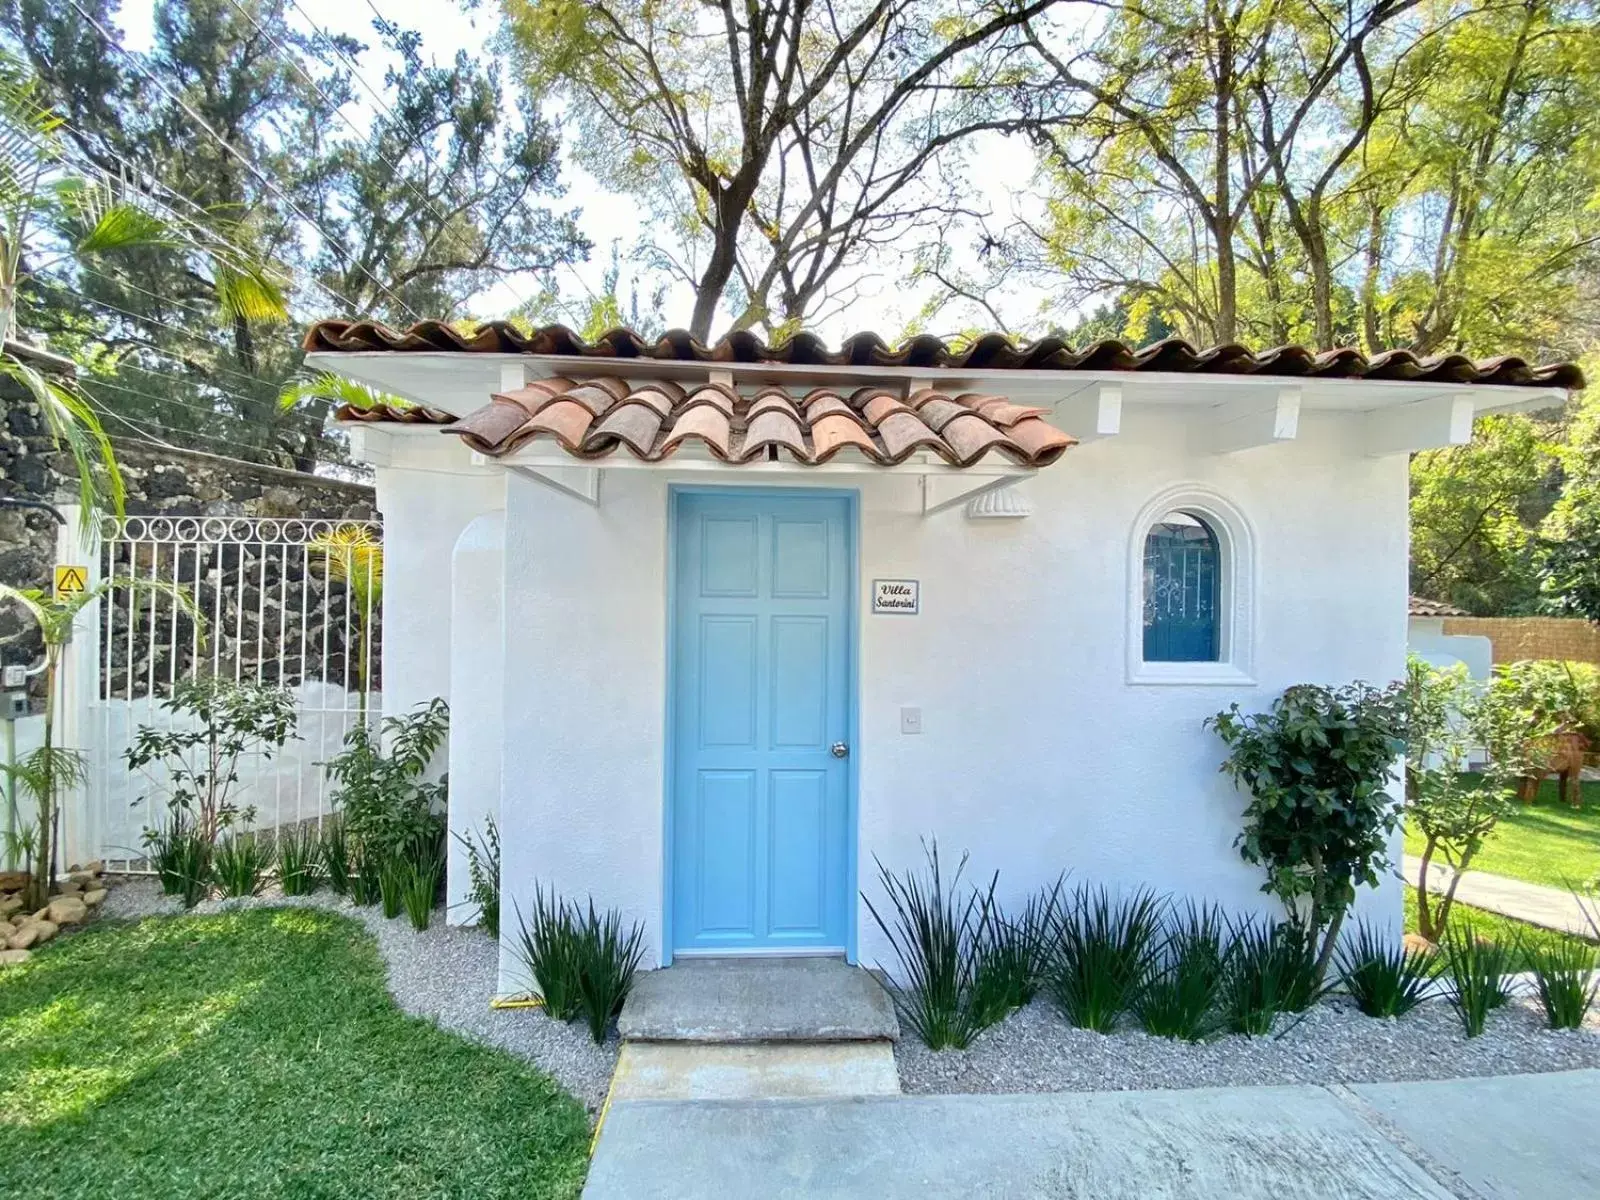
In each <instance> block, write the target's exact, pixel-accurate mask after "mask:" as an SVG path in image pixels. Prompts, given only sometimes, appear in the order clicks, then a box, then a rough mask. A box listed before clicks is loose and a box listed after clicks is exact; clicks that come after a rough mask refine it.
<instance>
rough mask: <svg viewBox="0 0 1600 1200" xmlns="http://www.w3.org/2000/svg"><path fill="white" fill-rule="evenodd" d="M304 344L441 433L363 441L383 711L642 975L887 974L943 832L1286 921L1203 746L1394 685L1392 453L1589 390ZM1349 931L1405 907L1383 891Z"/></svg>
mask: <svg viewBox="0 0 1600 1200" xmlns="http://www.w3.org/2000/svg"><path fill="white" fill-rule="evenodd" d="M307 348H308V350H309V351H310V357H309V361H310V363H311V364H312V365H314V366H316V367H319V368H325V369H329V370H333V371H338V372H340V373H342V374H345V375H348V376H351V377H353V378H356V379H359V380H362V381H364V382H367V383H370V384H372V385H374V386H376V387H378V388H382V389H385V390H388V391H390V392H393V393H396V394H398V395H400V396H402V397H404V398H406V399H408V400H411V401H414V402H416V403H417V404H419V405H422V406H425V407H424V408H421V409H414V410H408V411H404V412H393V411H390V410H387V409H379V410H374V411H368V412H365V413H345V414H343V415H344V416H345V417H346V418H347V419H350V420H352V421H355V420H358V419H359V421H360V423H359V424H354V425H353V426H352V428H353V430H354V432H355V435H356V446H357V453H358V455H359V456H360V458H361V459H362V460H363V461H366V462H369V463H371V464H372V465H373V466H374V467H375V468H376V474H377V496H378V506H379V508H380V509H381V510H382V514H383V518H384V524H385V545H386V553H387V561H386V565H385V575H386V580H385V591H384V605H385V613H384V620H385V637H384V663H383V678H384V684H385V686H384V702H385V706H386V708H387V709H388V710H389V711H391V712H394V711H402V710H404V709H407V708H409V707H411V706H412V705H414V704H417V703H419V702H421V701H423V700H426V699H428V698H430V697H432V696H435V695H443V696H447V697H448V699H449V701H450V705H451V710H452V723H451V734H450V748H449V757H450V762H449V769H450V780H451V788H450V819H451V823H452V826H453V827H454V828H455V829H457V830H469V829H472V828H475V827H477V826H479V825H480V824H481V822H482V821H483V819H484V818H485V817H487V816H490V815H493V816H494V817H495V819H496V820H497V822H498V825H499V828H500V831H501V838H502V843H503V847H504V849H503V854H504V859H503V880H504V885H503V886H504V901H503V907H504V911H505V912H506V913H507V914H510V913H511V912H512V909H513V905H514V904H518V903H520V905H521V907H522V908H524V909H526V908H527V907H528V903H529V900H530V898H531V895H532V889H533V886H534V884H535V881H538V882H539V883H542V884H543V885H545V886H546V887H549V886H554V887H555V888H556V889H558V890H559V891H560V892H562V893H564V894H569V895H575V896H578V897H582V896H584V895H585V894H592V895H593V896H594V898H595V899H596V901H597V902H598V903H600V904H602V905H606V906H616V907H620V908H621V909H622V910H624V912H625V913H626V914H627V915H628V916H629V917H631V918H636V919H640V920H643V921H644V922H645V925H646V927H647V929H648V936H649V939H650V945H651V954H650V959H651V961H652V962H654V961H660V962H665V961H670V959H671V958H672V957H673V956H674V955H683V954H691V953H702V952H723V953H726V952H734V951H745V952H757V953H789V952H797V951H798V952H824V953H839V952H842V953H845V954H848V955H850V956H851V957H852V958H856V957H859V959H860V960H861V961H864V962H866V963H869V964H870V963H872V962H874V961H878V960H881V959H885V958H887V953H886V950H887V947H886V946H885V945H884V943H883V939H882V938H881V936H880V934H879V932H878V930H877V928H876V927H875V925H874V924H873V922H872V920H871V917H870V916H869V915H868V914H867V913H866V910H865V908H864V906H863V905H862V903H861V901H860V898H859V893H860V891H861V890H862V889H867V890H868V892H869V894H871V895H874V896H876V894H877V883H876V878H875V876H876V868H875V865H874V858H877V859H881V860H882V862H883V863H885V864H887V865H889V866H890V867H892V868H895V869H902V868H905V867H908V866H913V865H918V864H920V863H921V855H922V849H921V845H920V839H922V838H924V837H929V836H934V837H937V838H938V840H939V843H940V846H941V849H942V851H943V852H944V853H945V854H946V855H948V856H950V857H951V858H954V857H955V856H956V855H958V854H959V853H960V852H961V851H967V852H970V854H971V856H972V869H973V870H975V871H976V872H978V873H979V874H981V875H983V876H984V877H985V878H986V877H987V875H988V874H989V873H990V872H992V871H995V870H998V871H999V872H1000V892H1001V894H1002V895H1003V896H1005V897H1007V898H1010V897H1015V896H1019V895H1020V894H1022V893H1023V892H1025V891H1027V890H1029V889H1032V888H1035V887H1037V886H1039V885H1041V884H1043V883H1046V882H1048V881H1050V880H1053V879H1054V878H1055V877H1056V876H1057V875H1058V874H1059V873H1060V872H1061V871H1063V870H1068V871H1071V872H1072V873H1073V875H1074V877H1075V878H1077V879H1080V880H1089V881H1105V882H1107V883H1110V884H1127V885H1133V884H1149V885H1151V886H1153V887H1155V888H1157V889H1161V890H1170V891H1172V892H1174V893H1176V894H1179V895H1190V896H1195V897H1204V898H1209V899H1212V900H1216V901H1219V902H1221V903H1223V904H1224V905H1226V906H1228V907H1230V908H1232V909H1235V910H1249V909H1255V908H1265V907H1266V906H1267V905H1268V904H1269V899H1268V898H1267V897H1265V896H1263V895H1262V894H1261V892H1260V890H1259V888H1260V884H1261V875H1260V873H1259V872H1258V871H1257V870H1256V869H1254V868H1251V867H1249V866H1247V865H1246V864H1245V863H1244V862H1242V861H1241V860H1240V858H1239V855H1238V852H1237V850H1236V849H1235V848H1234V846H1233V841H1234V837H1235V835H1236V834H1237V833H1238V831H1239V816H1240V811H1241V808H1242V799H1241V797H1240V796H1239V795H1238V794H1237V793H1236V792H1235V791H1234V788H1233V786H1232V785H1231V784H1230V783H1229V782H1228V781H1227V780H1226V779H1225V778H1224V777H1222V776H1221V775H1220V774H1219V773H1218V764H1219V763H1220V761H1221V758H1222V746H1221V744H1220V742H1219V741H1218V740H1217V738H1216V736H1215V735H1214V734H1212V733H1209V732H1207V731H1205V730H1204V729H1202V727H1201V722H1202V721H1203V720H1204V718H1206V717H1207V716H1209V715H1211V714H1213V713H1215V712H1217V711H1218V710H1219V709H1222V708H1225V707H1226V706H1227V705H1229V704H1231V703H1233V702H1234V701H1238V702H1239V703H1240V704H1242V705H1244V706H1246V707H1247V708H1248V709H1252V710H1254V709H1264V708H1265V707H1266V706H1268V705H1269V704H1270V703H1271V701H1272V700H1273V699H1274V698H1275V697H1276V696H1277V695H1278V694H1279V693H1280V692H1281V691H1282V689H1283V688H1285V687H1286V686H1288V685H1290V684H1294V683H1299V682H1320V683H1343V682H1348V681H1351V680H1355V679H1365V680H1369V681H1374V682H1381V681H1387V680H1390V679H1394V678H1398V677H1399V676H1400V675H1401V674H1402V673H1403V670H1404V662H1405V652H1406V636H1407V628H1406V616H1405V614H1406V598H1407V597H1406V559H1407V454H1408V452H1410V451H1412V450H1416V449H1420V448H1423V447H1427V446H1438V445H1446V444H1451V443H1459V442H1464V441H1466V440H1467V439H1468V438H1469V437H1470V435H1471V428H1472V419H1473V416H1474V414H1475V413H1479V412H1485V411H1490V410H1498V409H1506V408H1511V407H1522V406H1541V405H1548V404H1550V403H1552V402H1558V401H1560V400H1561V399H1562V398H1563V389H1564V388H1566V387H1569V386H1573V385H1574V384H1575V383H1577V382H1579V380H1578V377H1577V376H1576V372H1575V371H1572V370H1571V369H1570V368H1556V369H1543V370H1533V369H1530V368H1527V367H1526V366H1524V365H1523V364H1522V363H1520V362H1518V361H1516V360H1497V361H1495V362H1492V363H1486V364H1480V365H1474V364H1472V363H1470V362H1467V361H1466V360H1464V359H1460V358H1454V359H1445V360H1436V361H1430V362H1424V363H1418V362H1417V361H1416V360H1415V359H1413V358H1411V357H1410V356H1409V355H1405V354H1399V355H1389V356H1382V357H1379V358H1376V359H1372V360H1368V359H1365V358H1363V357H1362V356H1360V355H1358V354H1354V353H1353V352H1340V353H1336V354H1332V355H1325V356H1315V355H1313V354H1311V353H1309V352H1306V351H1300V350H1293V349H1291V350H1286V351H1277V352H1273V353H1271V354H1268V355H1263V356H1259V357H1258V356H1254V355H1250V354H1248V353H1247V352H1244V351H1239V350H1237V349H1232V348H1223V349H1220V350H1216V351H1209V352H1203V353H1196V352H1194V351H1192V350H1190V349H1189V348H1188V347H1186V346H1184V345H1182V344H1181V343H1165V344H1163V345H1161V346H1157V347H1152V348H1149V349H1148V350H1146V351H1143V352H1139V353H1132V352H1129V351H1127V350H1126V349H1124V348H1122V347H1120V346H1117V345H1116V344H1114V343H1111V344H1105V345H1101V346H1097V347H1091V348H1090V350H1089V351H1087V352H1084V353H1082V354H1074V353H1072V352H1070V351H1069V350H1067V349H1066V348H1065V347H1064V346H1063V345H1062V344H1061V343H1059V342H1044V343H1038V344H1036V345H1034V346H1031V347H1024V348H1022V349H1021V350H1017V349H1013V348H1011V347H1010V345H1009V344H1008V343H1006V342H1005V341H1004V340H1003V339H998V338H986V339H980V340H979V341H978V342H977V343H975V344H974V345H973V346H972V347H970V348H968V349H967V350H965V351H960V352H957V351H953V350H951V349H950V348H948V347H946V346H944V345H943V344H942V343H939V342H937V340H935V339H931V338H927V339H918V340H917V341H914V342H912V343H910V344H908V346H907V347H904V348H901V349H900V350H899V351H896V352H891V351H890V350H888V348H886V347H884V346H883V345H882V344H881V343H880V342H878V341H876V339H871V338H858V339H851V341H850V342H848V343H847V344H846V345H845V347H843V348H842V349H841V351H839V352H837V353H832V354H830V353H828V352H826V351H825V350H824V349H823V348H822V347H821V346H820V344H819V343H817V342H816V341H815V340H814V339H810V338H802V339H799V340H797V341H796V342H793V343H789V344H788V345H786V346H783V347H778V348H775V349H774V348H768V347H766V346H763V345H762V344H761V343H759V342H758V341H757V340H756V339H754V338H752V337H749V336H748V335H742V336H738V337H735V338H733V339H730V340H727V341H724V342H723V343H719V345H718V346H717V347H715V348H713V349H712V350H711V351H707V350H706V349H705V348H704V347H700V346H698V345H696V344H693V343H691V342H690V341H689V339H688V338H687V337H686V336H685V335H672V336H670V337H669V338H666V339H662V340H661V341H660V342H658V343H654V344H647V343H644V342H642V341H641V340H639V339H638V338H636V337H634V336H633V335H628V334H624V333H617V334H612V335H607V338H606V339H604V340H602V341H601V342H600V343H598V344H597V345H596V346H594V347H585V346H584V345H583V344H582V343H580V342H578V341H577V340H576V339H575V338H573V337H572V335H570V334H567V333H566V332H565V331H561V330H544V331H539V332H538V333H536V334H534V335H533V336H532V337H522V336H519V335H517V334H515V333H514V332H513V331H510V330H509V329H507V328H505V327H498V326H496V327H485V328H484V329H483V330H481V331H480V332H479V334H478V335H477V336H476V337H473V338H470V339H469V338H465V337H463V336H460V335H457V334H455V333H453V332H452V331H450V330H449V329H447V328H446V327H444V326H440V325H424V326H419V327H417V328H415V329H413V330H411V331H409V332H408V333H406V334H397V333H394V332H393V331H389V330H385V329H382V328H380V327H374V326H371V325H352V324H348V323H342V322H329V323H324V324H323V325H320V326H318V327H316V328H315V329H313V330H312V331H311V333H310V334H309V336H308V341H307ZM495 394H497V395H498V396H499V397H500V398H499V399H497V400H495V401H494V402H493V404H492V405H491V400H490V397H491V395H495ZM486 406H489V407H487V408H486ZM452 417H461V418H465V420H463V421H462V422H460V424H458V425H452V426H449V427H447V428H445V429H444V431H443V432H441V428H440V426H441V425H446V424H448V423H449V422H450V421H451V418H452ZM903 418H905V419H903ZM1062 434H1065V435H1070V436H1068V437H1064V436H1061V435H1062ZM1072 439H1076V441H1077V444H1076V445H1070V446H1069V443H1070V442H1071V440H1072ZM813 460H825V461H813ZM458 853H459V848H458V847H452V854H453V855H457V854H458ZM462 868H463V864H462V863H461V861H459V858H453V859H452V862H451V871H450V888H451V892H452V896H451V898H452V900H456V899H459V898H460V896H461V893H462V891H463V889H464V887H465V879H464V875H465V872H464V870H463V869H462ZM1363 903H1364V904H1367V905H1370V906H1373V907H1372V908H1371V909H1370V911H1372V912H1374V913H1379V914H1382V915H1383V916H1385V917H1387V918H1389V919H1392V920H1394V921H1396V922H1397V921H1398V920H1399V913H1400V890H1399V886H1398V884H1394V885H1391V886H1387V887H1386V888H1385V889H1383V890H1381V891H1380V893H1378V894H1376V895H1373V896H1369V897H1366V898H1365V899H1364V901H1363ZM455 911H460V910H455ZM507 923H508V924H510V923H511V921H510V920H509V917H508V922H507ZM502 960H503V966H502V985H503V986H505V987H507V988H508V989H509V988H510V987H511V986H513V985H512V983H511V982H510V981H509V978H508V975H507V967H506V962H507V956H505V955H502Z"/></svg>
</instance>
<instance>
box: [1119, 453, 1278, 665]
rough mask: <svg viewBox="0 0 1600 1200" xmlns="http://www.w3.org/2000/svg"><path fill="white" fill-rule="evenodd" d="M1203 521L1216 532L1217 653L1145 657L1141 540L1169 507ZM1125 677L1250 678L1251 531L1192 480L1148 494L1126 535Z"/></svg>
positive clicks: (1226, 503)
mask: <svg viewBox="0 0 1600 1200" xmlns="http://www.w3.org/2000/svg"><path fill="white" fill-rule="evenodd" d="M1175 511H1176V512H1183V513H1188V514H1190V515H1191V516H1194V517H1198V518H1199V519H1200V520H1202V521H1204V522H1205V523H1206V525H1207V526H1208V527H1209V528H1210V529H1211V532H1212V533H1213V534H1215V535H1216V539H1217V551H1218V556H1219V559H1220V561H1219V563H1218V576H1219V578H1218V588H1217V640H1218V656H1217V658H1216V660H1214V661H1212V662H1146V661H1145V657H1144V602H1145V597H1144V559H1145V540H1146V539H1147V538H1148V537H1149V536H1150V531H1151V529H1152V528H1154V527H1155V525H1156V524H1157V523H1158V522H1159V521H1160V520H1161V519H1162V518H1163V517H1165V516H1166V515H1167V514H1168V513H1170V512H1175ZM1127 558H1128V603H1127V613H1128V628H1127V656H1128V682H1129V683H1135V684H1169V685H1202V686H1203V685H1207V684H1215V685H1231V686H1234V687H1238V686H1248V685H1251V684H1254V683H1255V610H1256V535H1255V529H1254V527H1253V526H1252V525H1251V524H1250V521H1249V519H1248V518H1247V517H1246V516H1245V515H1244V513H1243V512H1242V511H1241V510H1240V509H1239V508H1238V506H1237V505H1235V504H1234V503H1233V502H1232V501H1231V500H1229V499H1228V498H1227V497H1226V496H1223V495H1221V494H1219V493H1218V492H1216V491H1214V490H1212V489H1211V488H1209V487H1206V486H1205V485H1203V484H1198V483H1182V484H1177V485H1175V486H1173V487H1169V488H1166V489H1164V490H1163V491H1162V492H1161V493H1160V494H1158V495H1156V496H1152V497H1151V498H1150V500H1149V501H1148V502H1147V503H1146V504H1145V506H1144V507H1143V508H1142V509H1140V510H1139V516H1138V518H1137V519H1136V520H1135V521H1134V523H1133V528H1132V530H1131V531H1130V532H1129V535H1128V555H1127Z"/></svg>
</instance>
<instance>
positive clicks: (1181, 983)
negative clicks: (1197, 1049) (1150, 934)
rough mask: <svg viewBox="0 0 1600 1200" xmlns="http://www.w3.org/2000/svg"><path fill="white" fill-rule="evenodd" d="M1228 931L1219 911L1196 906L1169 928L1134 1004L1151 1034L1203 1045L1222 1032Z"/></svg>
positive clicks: (1142, 1023)
mask: <svg viewBox="0 0 1600 1200" xmlns="http://www.w3.org/2000/svg"><path fill="white" fill-rule="evenodd" d="M1225 929H1226V922H1225V920H1224V919H1223V916H1222V911H1221V910H1220V909H1218V908H1217V907H1216V906H1215V905H1196V904H1193V903H1191V904H1190V905H1189V906H1188V907H1187V908H1186V909H1185V910H1184V912H1183V914H1182V915H1181V916H1180V917H1178V918H1177V920H1176V921H1175V922H1173V923H1172V924H1171V925H1170V926H1169V927H1168V928H1167V930H1166V932H1165V934H1164V936H1163V938H1162V940H1161V948H1160V950H1159V951H1158V952H1157V955H1156V961H1155V965H1154V967H1153V969H1152V971H1151V973H1150V976H1149V978H1148V979H1146V981H1145V984H1144V986H1143V987H1142V988H1141V989H1140V990H1139V995H1138V997H1137V998H1136V999H1135V1000H1134V1002H1133V1012H1134V1016H1136V1017H1137V1018H1138V1020H1139V1025H1140V1027H1141V1028H1142V1029H1143V1030H1144V1031H1145V1032H1146V1033H1148V1034H1152V1035H1154V1036H1156V1037H1167V1038H1178V1039H1180V1040H1182V1041H1186V1042H1198V1041H1202V1040H1204V1039H1205V1038H1207V1037H1209V1036H1211V1034H1213V1033H1215V1032H1216V1031H1217V1030H1218V1029H1220V1028H1221V1023H1222V1014H1221V1012H1220V1010H1219V1008H1218V1002H1219V1000H1220V999H1221V996H1222V987H1223V983H1224V980H1225V979H1226V977H1227V970H1228V965H1229V958H1228V950H1227V948H1226V945H1225V942H1224V933H1225Z"/></svg>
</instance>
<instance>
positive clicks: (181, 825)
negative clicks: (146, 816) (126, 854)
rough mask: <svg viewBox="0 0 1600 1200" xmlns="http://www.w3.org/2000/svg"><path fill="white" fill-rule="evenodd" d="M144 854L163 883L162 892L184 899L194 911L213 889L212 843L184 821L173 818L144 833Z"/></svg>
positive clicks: (184, 902) (184, 903)
mask: <svg viewBox="0 0 1600 1200" xmlns="http://www.w3.org/2000/svg"><path fill="white" fill-rule="evenodd" d="M144 845H145V854H146V855H147V856H148V857H149V860H150V865H151V866H152V867H154V868H155V870H156V875H157V877H158V878H159V879H160V880H161V890H162V891H163V892H164V893H166V894H167V895H169V896H182V897H183V906H184V907H185V908H193V907H194V906H195V905H196V904H199V903H200V901H202V900H204V899H205V896H206V892H207V891H208V890H210V887H211V878H212V875H211V857H212V844H211V839H209V838H207V837H205V836H204V835H203V834H201V832H200V831H199V830H198V829H196V828H194V826H192V825H190V824H188V823H186V822H185V821H183V820H182V819H179V818H174V819H173V820H170V821H168V822H166V823H165V824H162V825H158V826H156V827H155V828H154V829H146V830H145V833H144Z"/></svg>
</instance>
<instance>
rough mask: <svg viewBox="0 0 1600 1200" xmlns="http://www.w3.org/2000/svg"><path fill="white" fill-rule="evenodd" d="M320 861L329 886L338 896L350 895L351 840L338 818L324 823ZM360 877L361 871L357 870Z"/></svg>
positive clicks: (318, 846) (319, 843)
mask: <svg viewBox="0 0 1600 1200" xmlns="http://www.w3.org/2000/svg"><path fill="white" fill-rule="evenodd" d="M317 853H318V861H320V863H321V864H322V873H323V875H324V876H326V877H327V880H328V886H329V887H330V888H332V889H333V892H334V894H335V895H337V896H345V895H349V894H350V883H351V879H350V877H351V874H352V866H351V862H350V839H349V838H347V837H345V834H344V822H343V821H341V820H339V818H338V817H328V818H326V819H325V820H324V821H323V822H322V832H321V834H320V835H319V837H318V845H317ZM355 873H356V874H358V875H359V873H360V872H359V869H356V870H355Z"/></svg>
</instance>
